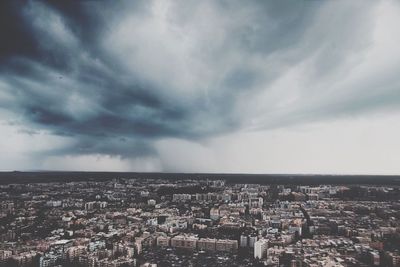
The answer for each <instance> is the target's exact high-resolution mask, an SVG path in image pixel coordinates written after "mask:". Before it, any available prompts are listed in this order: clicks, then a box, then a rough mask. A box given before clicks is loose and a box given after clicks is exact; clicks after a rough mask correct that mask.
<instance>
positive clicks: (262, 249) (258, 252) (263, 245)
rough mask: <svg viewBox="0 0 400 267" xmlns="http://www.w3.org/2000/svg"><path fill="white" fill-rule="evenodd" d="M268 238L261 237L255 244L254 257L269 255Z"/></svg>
mask: <svg viewBox="0 0 400 267" xmlns="http://www.w3.org/2000/svg"><path fill="white" fill-rule="evenodd" d="M267 250H268V240H266V239H260V240H258V241H257V242H255V244H254V258H256V259H257V258H258V259H262V258H264V257H265V256H267Z"/></svg>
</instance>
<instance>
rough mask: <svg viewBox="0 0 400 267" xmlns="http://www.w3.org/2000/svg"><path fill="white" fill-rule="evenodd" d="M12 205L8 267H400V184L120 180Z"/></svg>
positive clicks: (4, 242) (31, 186)
mask: <svg viewBox="0 0 400 267" xmlns="http://www.w3.org/2000/svg"><path fill="white" fill-rule="evenodd" d="M71 175H73V174H71ZM155 176H156V175H155ZM182 176H184V175H182ZM299 179H300V178H299ZM0 207H1V212H0V244H1V245H0V266H7V267H12V266H20V267H25V266H26V267H27V266H40V267H50V266H91V267H111V266H112V267H114V266H115V267H117V266H206V265H207V266H271V267H272V266H275V267H280V266H282V267H285V266H288V267H317V266H321V267H322V266H331V267H347V266H393V267H394V266H400V254H399V253H400V251H399V248H400V231H399V229H400V225H399V218H400V186H399V185H387V186H385V185H381V186H377V185H354V184H353V185H352V184H347V185H346V184H343V185H338V184H335V185H329V184H322V185H298V184H294V183H293V184H282V185H279V184H270V185H268V184H265V183H263V184H257V183H252V184H248V183H238V182H232V181H230V180H229V179H225V180H224V179H216V178H213V177H210V178H209V179H193V178H192V177H190V176H189V175H188V176H187V178H179V179H165V178H163V179H161V178H159V179H157V178H152V179H150V178H140V177H124V178H122V177H118V178H111V177H110V179H109V180H99V181H96V180H95V179H91V180H90V181H70V182H62V181H56V182H36V183H35V182H33V183H19V184H15V183H7V184H2V185H0Z"/></svg>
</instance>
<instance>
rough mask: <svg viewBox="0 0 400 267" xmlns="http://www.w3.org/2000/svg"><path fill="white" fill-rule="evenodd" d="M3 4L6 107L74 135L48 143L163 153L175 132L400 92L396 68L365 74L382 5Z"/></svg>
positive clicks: (214, 132) (34, 123)
mask: <svg viewBox="0 0 400 267" xmlns="http://www.w3.org/2000/svg"><path fill="white" fill-rule="evenodd" d="M0 5H1V7H0V35H1V39H2V41H1V42H0V90H1V94H0V107H1V108H2V110H6V111H7V116H9V114H12V115H10V116H13V117H12V118H9V120H16V121H17V122H18V123H19V125H20V126H21V130H20V133H27V134H29V135H35V134H37V133H38V132H40V131H46V132H49V133H50V134H52V135H55V136H61V137H68V138H70V139H72V140H73V141H72V142H70V143H68V145H66V146H63V147H62V148H54V149H53V148H51V149H49V150H45V151H43V154H44V155H74V154H89V155H91V154H104V155H113V156H122V157H127V158H129V157H138V156H143V155H144V156H151V155H153V156H154V155H157V150H156V149H155V147H154V143H155V142H157V141H158V140H161V139H165V138H177V139H185V140H197V141H201V140H203V139H205V138H208V137H213V136H218V135H223V134H226V133H231V132H235V131H238V130H241V129H272V128H277V127H286V126H290V125H293V124H300V123H304V122H310V121H318V120H324V119H331V118H336V117H341V116H348V115H351V116H352V115H354V114H363V113H365V112H367V111H371V110H379V109H382V108H387V107H395V106H396V105H398V103H400V101H399V100H400V97H399V93H398V92H399V91H398V87H397V84H398V82H397V78H396V75H395V73H393V72H392V70H393V69H394V68H393V67H392V68H390V69H389V70H388V71H386V73H384V75H383V76H382V77H383V78H382V81H378V80H375V83H374V82H365V81H363V77H366V76H368V75H369V73H371V72H373V71H372V70H370V69H368V66H367V67H363V66H362V65H363V64H364V63H365V62H366V61H368V60H370V58H371V57H372V58H375V57H378V54H379V53H378V52H379V51H378V52H376V55H375V54H374V53H375V52H374V48H373V47H375V46H376V43H377V42H376V40H375V39H374V38H375V37H374V31H375V29H376V28H377V27H379V25H377V24H379V23H378V22H377V21H376V20H375V16H376V12H377V10H379V5H378V3H373V2H368V3H365V2H360V1H353V2H348V1H325V2H324V1H249V2H246V3H243V2H241V1H218V2H215V1H184V2H169V1H159V2H153V1H135V2H131V1H118V2H117V3H116V2H115V1H102V2H97V1H96V2H95V1H1V3H0ZM383 49H384V48H383ZM371 53H372V56H371ZM366 59H367V60H366ZM360 66H361V67H360ZM358 69H360V74H359V77H358V76H357V75H358V74H357V73H356V71H355V72H353V71H354V70H358ZM350 73H356V75H350ZM354 77H355V78H354ZM389 82H390V84H389ZM377 88H379V90H378V89H377ZM360 95H362V96H360ZM39 154H40V153H39Z"/></svg>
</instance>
